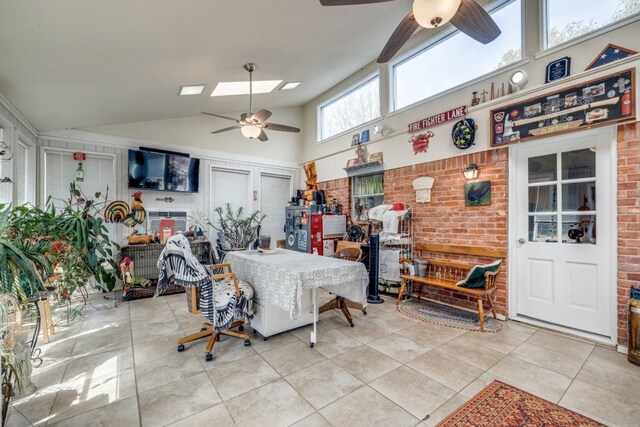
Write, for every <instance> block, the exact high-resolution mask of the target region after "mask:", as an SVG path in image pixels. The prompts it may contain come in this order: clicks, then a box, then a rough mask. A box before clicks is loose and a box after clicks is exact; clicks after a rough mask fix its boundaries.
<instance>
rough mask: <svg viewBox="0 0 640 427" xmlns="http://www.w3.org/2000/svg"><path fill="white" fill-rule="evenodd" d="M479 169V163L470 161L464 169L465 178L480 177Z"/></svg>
mask: <svg viewBox="0 0 640 427" xmlns="http://www.w3.org/2000/svg"><path fill="white" fill-rule="evenodd" d="M478 171H479V169H478V165H476V164H475V163H470V164H469V166H467V167H466V169H462V174H463V175H464V179H467V180H469V179H476V178H477V177H478Z"/></svg>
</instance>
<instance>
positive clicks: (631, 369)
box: [587, 346, 640, 376]
mask: <svg viewBox="0 0 640 427" xmlns="http://www.w3.org/2000/svg"><path fill="white" fill-rule="evenodd" d="M587 360H588V361H590V362H595V363H599V364H601V365H607V366H611V367H613V368H616V369H620V370H623V371H625V372H627V373H628V374H630V375H634V376H640V366H638V365H634V364H633V363H631V362H629V359H628V358H627V355H626V354H622V353H618V352H617V351H616V350H614V349H608V348H603V347H600V346H596V347H595V348H594V349H593V351H592V352H591V354H590V355H589V358H588V359H587Z"/></svg>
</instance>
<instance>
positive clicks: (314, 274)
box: [224, 249, 369, 347]
mask: <svg viewBox="0 0 640 427" xmlns="http://www.w3.org/2000/svg"><path fill="white" fill-rule="evenodd" d="M224 262H226V263H229V264H231V268H232V270H233V272H234V273H235V274H236V276H238V278H239V279H240V280H244V281H246V282H248V283H249V284H250V285H251V286H252V287H253V290H254V292H255V294H256V295H257V296H258V297H259V298H260V299H261V300H262V301H264V302H265V303H270V304H273V305H275V306H277V307H279V308H281V309H282V310H286V311H287V312H288V313H289V317H290V318H291V319H292V320H296V319H299V318H300V317H301V316H302V310H301V307H302V293H303V292H304V290H306V289H310V290H311V299H312V305H313V330H312V331H311V347H313V346H314V344H315V343H316V336H317V334H316V322H317V320H318V305H317V302H316V289H317V288H323V289H325V290H326V291H328V292H331V293H333V294H336V295H340V296H341V297H344V298H347V299H349V300H351V301H354V302H359V303H362V304H363V305H366V304H367V285H368V283H369V276H368V274H367V270H366V269H365V267H364V264H362V263H359V262H352V261H343V260H340V259H337V258H329V257H323V256H319V255H311V254H306V253H301V252H295V251H289V250H286V249H276V250H275V251H274V252H273V253H260V252H258V251H241V252H229V253H227V255H226V257H225V259H224Z"/></svg>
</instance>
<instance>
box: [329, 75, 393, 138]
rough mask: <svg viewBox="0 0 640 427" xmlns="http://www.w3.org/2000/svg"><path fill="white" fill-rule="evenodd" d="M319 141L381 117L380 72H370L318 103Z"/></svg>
mask: <svg viewBox="0 0 640 427" xmlns="http://www.w3.org/2000/svg"><path fill="white" fill-rule="evenodd" d="M318 113H319V114H318V117H319V120H318V128H319V132H318V141H324V140H325V139H328V138H331V137H333V136H336V135H338V134H341V133H342V132H345V131H347V130H349V129H353V128H355V127H358V126H360V125H361V124H363V123H367V122H370V121H372V120H374V119H377V118H378V117H380V76H379V75H378V74H376V75H374V76H371V77H369V78H367V79H365V80H363V81H360V82H359V83H357V84H356V85H354V86H352V87H351V88H350V89H348V90H347V91H346V92H344V93H342V94H341V95H339V96H337V97H335V98H333V99H331V100H330V101H328V102H325V103H324V104H321V105H320V106H319V107H318Z"/></svg>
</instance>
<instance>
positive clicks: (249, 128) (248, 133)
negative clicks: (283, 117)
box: [240, 125, 262, 139]
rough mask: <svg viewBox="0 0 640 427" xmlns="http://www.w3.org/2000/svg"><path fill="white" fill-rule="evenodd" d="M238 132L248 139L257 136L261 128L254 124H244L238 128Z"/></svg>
mask: <svg viewBox="0 0 640 427" xmlns="http://www.w3.org/2000/svg"><path fill="white" fill-rule="evenodd" d="M240 132H242V134H243V135H244V136H245V137H247V138H249V139H253V138H257V137H258V136H259V135H260V132H262V129H260V128H259V127H257V126H255V125H244V126H242V127H241V128H240Z"/></svg>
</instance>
